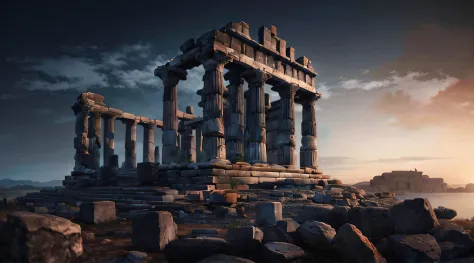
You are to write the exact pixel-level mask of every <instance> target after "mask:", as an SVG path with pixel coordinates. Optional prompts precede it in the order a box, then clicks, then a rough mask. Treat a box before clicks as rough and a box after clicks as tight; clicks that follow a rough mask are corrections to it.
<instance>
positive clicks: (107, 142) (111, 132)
mask: <svg viewBox="0 0 474 263" xmlns="http://www.w3.org/2000/svg"><path fill="white" fill-rule="evenodd" d="M103 118H104V160H103V163H104V166H107V165H109V159H110V156H112V155H114V151H115V150H114V149H115V142H114V139H115V117H112V116H107V115H104V116H103Z"/></svg>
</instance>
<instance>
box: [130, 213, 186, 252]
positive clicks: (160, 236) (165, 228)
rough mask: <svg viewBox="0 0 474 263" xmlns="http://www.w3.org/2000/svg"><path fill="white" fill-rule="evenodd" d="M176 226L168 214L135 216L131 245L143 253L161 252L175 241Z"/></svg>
mask: <svg viewBox="0 0 474 263" xmlns="http://www.w3.org/2000/svg"><path fill="white" fill-rule="evenodd" d="M176 232H177V229H176V225H175V223H174V221H173V216H172V215H171V213H170V212H167V211H159V212H148V213H145V214H141V215H137V216H136V217H135V218H134V219H133V224H132V243H133V245H134V246H135V247H137V248H139V249H141V250H145V251H161V250H163V249H164V248H165V247H166V245H167V244H168V243H169V242H171V241H173V240H175V239H176Z"/></svg>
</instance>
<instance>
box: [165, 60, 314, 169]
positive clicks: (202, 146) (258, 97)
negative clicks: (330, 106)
mask: <svg viewBox="0 0 474 263" xmlns="http://www.w3.org/2000/svg"><path fill="white" fill-rule="evenodd" d="M228 62H230V60H229V58H228V57H226V56H225V55H222V54H221V53H216V54H214V55H213V56H212V57H211V58H208V59H206V60H204V61H202V64H203V66H204V69H205V74H204V76H203V82H204V88H203V89H202V90H200V91H198V95H200V96H201V102H200V103H199V105H200V106H201V107H202V108H203V122H202V124H201V125H202V126H194V127H190V129H189V130H188V129H187V128H186V127H185V126H184V123H183V124H182V127H180V128H179V132H180V137H181V143H180V146H181V149H182V151H184V153H185V156H186V157H185V158H189V159H190V160H193V161H195V160H196V158H195V157H193V156H195V155H199V154H200V153H201V151H202V152H203V153H205V155H206V159H207V160H209V159H226V158H227V159H230V160H233V161H235V160H236V159H238V157H239V156H240V155H243V157H244V159H245V161H248V162H251V163H266V162H267V149H266V136H267V131H266V107H267V106H268V105H269V102H267V103H266V100H265V95H267V94H265V92H264V85H265V82H266V81H267V80H268V79H270V78H271V75H270V74H269V73H266V72H263V71H260V70H255V69H252V70H246V71H240V70H239V69H234V68H231V69H230V70H229V72H227V73H226V74H225V76H223V69H224V66H225V65H226V63H228ZM156 75H157V76H158V77H160V78H161V79H162V80H163V83H164V87H165V91H164V93H165V95H164V98H163V102H164V103H163V122H164V128H163V138H162V140H163V163H171V162H175V161H177V159H176V154H175V155H173V153H177V152H178V140H177V139H176V136H177V132H178V125H177V117H176V109H177V84H178V82H179V80H184V79H186V73H185V71H184V72H183V70H181V69H176V68H169V67H162V68H161V69H160V70H159V71H158V74H156ZM224 78H225V80H228V81H229V85H228V86H227V88H226V87H225V85H224ZM170 80H173V82H170ZM244 80H245V81H246V82H247V83H248V91H246V92H245V93H244V91H243V90H244V87H243V83H244ZM225 90H227V102H228V108H227V109H226V112H225V120H224V98H223V95H224V92H225ZM272 90H274V91H276V92H278V93H279V95H280V97H281V100H280V113H279V126H278V135H277V139H276V144H277V146H278V164H280V165H285V166H289V167H293V166H296V149H295V145H296V143H295V134H294V133H295V128H294V103H295V95H296V92H297V91H298V90H299V88H298V86H296V85H293V84H290V83H280V84H278V85H275V86H274V87H273V88H272ZM267 96H268V95H267ZM317 99H319V96H318V95H317V94H310V93H305V94H304V96H299V98H298V100H297V102H298V103H301V104H302V105H303V121H302V124H301V127H302V139H301V143H302V146H301V148H300V167H314V168H316V167H317V165H318V164H317V139H316V113H315V102H316V101H317ZM244 102H245V103H244ZM244 105H245V107H244ZM173 114H174V115H173ZM244 114H245V117H244ZM244 121H245V125H244ZM224 125H225V128H224ZM193 128H195V129H196V137H194V136H192V129H193ZM201 136H202V137H201ZM191 138H192V139H191ZM201 138H202V141H201ZM192 140H195V144H194V143H193V142H192ZM190 143H191V144H190ZM193 146H194V148H193ZM165 156H166V158H165ZM200 161H204V160H200Z"/></svg>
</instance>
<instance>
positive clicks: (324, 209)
mask: <svg viewBox="0 0 474 263" xmlns="http://www.w3.org/2000/svg"><path fill="white" fill-rule="evenodd" d="M332 209H333V206H332V205H318V204H314V205H304V206H303V210H302V211H301V212H300V213H299V214H298V216H297V218H296V221H298V223H300V224H301V223H304V222H306V221H310V220H312V221H319V222H324V223H328V224H329V223H330V221H331V211H332Z"/></svg>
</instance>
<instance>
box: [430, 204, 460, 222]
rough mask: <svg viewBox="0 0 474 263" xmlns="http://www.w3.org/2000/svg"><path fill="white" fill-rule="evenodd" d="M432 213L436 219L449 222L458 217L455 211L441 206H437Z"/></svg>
mask: <svg viewBox="0 0 474 263" xmlns="http://www.w3.org/2000/svg"><path fill="white" fill-rule="evenodd" d="M434 212H435V214H436V217H437V218H438V219H448V220H451V219H453V218H455V217H456V216H457V215H458V213H457V212H456V210H453V209H449V208H446V207H443V206H439V207H438V208H435V209H434Z"/></svg>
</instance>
